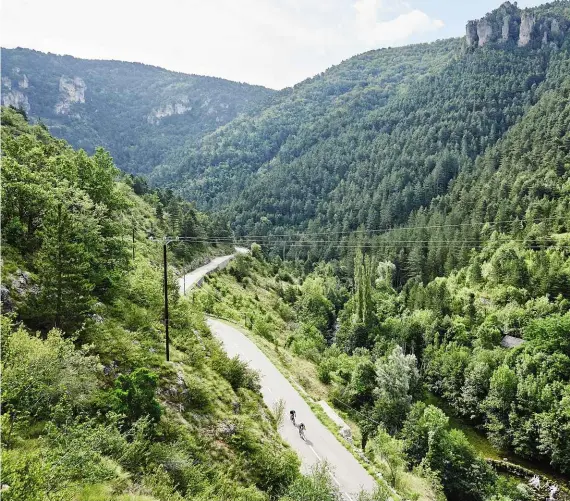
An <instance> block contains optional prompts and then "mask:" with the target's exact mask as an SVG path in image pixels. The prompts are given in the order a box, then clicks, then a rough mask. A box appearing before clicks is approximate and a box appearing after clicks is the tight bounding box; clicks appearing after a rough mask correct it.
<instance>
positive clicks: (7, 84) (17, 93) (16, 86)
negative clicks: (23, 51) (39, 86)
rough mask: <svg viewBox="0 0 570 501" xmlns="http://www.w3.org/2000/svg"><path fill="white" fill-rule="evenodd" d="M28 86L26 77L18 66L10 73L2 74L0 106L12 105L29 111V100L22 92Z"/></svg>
mask: <svg viewBox="0 0 570 501" xmlns="http://www.w3.org/2000/svg"><path fill="white" fill-rule="evenodd" d="M28 86H29V82H28V77H27V76H26V75H25V74H24V73H22V72H21V70H20V68H18V67H15V68H13V69H12V72H11V74H10V75H4V76H2V106H13V107H14V108H18V109H21V110H24V111H25V112H26V113H29V112H30V109H31V108H30V102H29V100H28V96H26V95H25V94H24V92H23V91H24V90H25V89H27V88H28Z"/></svg>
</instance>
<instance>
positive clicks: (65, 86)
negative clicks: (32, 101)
mask: <svg viewBox="0 0 570 501" xmlns="http://www.w3.org/2000/svg"><path fill="white" fill-rule="evenodd" d="M86 89H87V85H86V84H85V82H84V80H83V79H82V78H80V77H74V78H69V77H65V76H62V77H61V78H60V79H59V101H58V103H57V104H56V105H55V112H56V114H58V115H68V114H69V111H70V110H71V105H72V104H73V103H85V90H86Z"/></svg>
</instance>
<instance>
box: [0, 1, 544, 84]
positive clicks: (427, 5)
mask: <svg viewBox="0 0 570 501" xmlns="http://www.w3.org/2000/svg"><path fill="white" fill-rule="evenodd" d="M539 3H542V2H540V1H536V0H521V1H519V2H518V5H519V6H520V7H527V6H533V5H538V4H539ZM499 5H500V1H491V0H478V1H476V2H474V1H469V0H160V1H157V0H153V1H148V0H96V1H95V0H84V1H80V2H78V1H77V0H49V1H47V0H12V1H4V2H2V8H1V9H2V11H1V18H2V25H1V30H0V33H1V36H0V43H1V45H2V46H3V47H17V46H20V47H28V48H32V49H36V50H41V51H44V52H54V53H57V54H71V55H73V56H77V57H84V58H93V59H118V60H123V61H136V62H143V63H147V64H154V65H157V66H162V67H164V68H168V69H171V70H176V71H182V72H185V73H195V74H200V75H212V76H218V77H222V78H228V79H231V80H237V81H242V82H248V83H253V84H260V85H265V86H267V87H272V88H275V89H280V88H283V87H286V86H290V85H294V84H295V83H297V82H299V81H301V80H303V79H305V78H307V77H310V76H313V75H315V74H317V73H319V72H321V71H324V70H325V69H326V68H328V67H330V66H331V65H333V64H337V63H339V62H340V61H342V60H344V59H347V58H349V57H351V56H353V55H355V54H358V53H361V52H364V51H366V50H370V49H376V48H381V47H388V46H398V45H406V44H409V43H416V42H428V41H432V40H436V39H439V38H448V37H455V36H463V34H464V27H465V23H466V21H468V20H470V19H477V18H480V17H482V16H483V15H485V13H487V12H489V11H491V10H493V9H494V8H496V7H498V6H499Z"/></svg>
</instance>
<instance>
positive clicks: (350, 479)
mask: <svg viewBox="0 0 570 501" xmlns="http://www.w3.org/2000/svg"><path fill="white" fill-rule="evenodd" d="M208 325H209V326H210V329H211V330H212V333H213V334H214V335H215V336H216V337H217V338H218V339H220V341H222V343H223V345H224V348H225V350H226V352H227V354H228V355H229V356H230V357H233V356H236V355H239V357H240V358H241V359H242V360H244V361H247V362H249V365H250V367H252V368H253V369H256V370H257V371H259V372H260V374H261V393H262V394H263V399H264V400H265V403H266V404H267V406H268V407H269V408H270V409H271V408H273V405H274V403H275V402H277V401H278V400H279V399H283V400H284V401H285V416H284V420H283V421H284V422H283V426H282V427H281V429H280V430H279V431H280V433H281V436H282V437H283V439H284V440H285V441H286V442H287V443H288V444H289V445H290V446H291V447H292V448H293V449H294V450H295V451H296V452H297V454H298V455H299V457H300V458H301V461H302V465H303V466H302V467H303V471H308V469H309V468H310V466H311V465H313V464H315V463H316V462H318V461H319V460H326V461H327V462H328V463H329V465H330V466H331V467H332V468H333V480H334V481H335V482H336V484H337V485H338V486H339V488H340V490H341V491H342V493H343V494H344V495H345V496H346V498H347V500H348V501H356V498H357V496H358V493H359V492H360V491H361V490H365V491H368V492H372V491H373V490H374V487H375V486H376V482H375V481H374V479H373V478H372V476H370V474H369V473H368V472H367V471H366V470H365V469H364V468H363V467H362V466H361V465H360V463H359V462H358V461H357V460H356V459H355V458H354V456H353V455H352V454H351V453H350V452H348V450H346V448H345V447H344V446H343V445H342V444H341V443H339V441H338V440H337V439H336V437H335V436H334V435H333V434H332V433H331V432H330V431H329V430H328V429H327V428H326V427H325V426H324V425H323V424H322V423H321V422H320V421H319V419H318V418H317V417H316V416H315V415H314V414H313V412H312V410H311V408H310V407H309V405H308V404H307V403H306V402H305V400H303V398H302V397H301V395H300V394H299V392H298V391H297V390H296V389H295V388H294V387H293V386H292V385H291V383H289V381H288V380H287V379H286V378H285V376H283V374H281V372H279V370H278V369H277V368H276V367H275V366H274V365H273V364H272V363H271V361H270V360H269V359H268V358H267V357H266V356H265V355H264V354H263V352H262V351H261V350H260V349H259V348H258V347H257V346H256V345H255V344H254V343H253V342H252V341H250V340H249V339H248V338H247V336H245V335H244V334H242V333H241V332H240V331H239V330H237V329H235V328H234V327H231V326H229V325H228V324H226V323H224V322H221V321H219V320H215V319H212V318H210V319H208ZM291 409H294V410H295V411H297V424H298V423H301V422H302V423H304V424H305V426H306V427H307V429H306V432H305V436H306V440H303V439H302V438H301V437H300V436H299V431H298V429H297V427H296V426H294V425H293V423H292V422H291V421H290V420H289V411H290V410H291Z"/></svg>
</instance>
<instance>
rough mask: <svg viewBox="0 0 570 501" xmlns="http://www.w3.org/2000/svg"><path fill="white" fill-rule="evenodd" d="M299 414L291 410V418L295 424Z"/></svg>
mask: <svg viewBox="0 0 570 501" xmlns="http://www.w3.org/2000/svg"><path fill="white" fill-rule="evenodd" d="M296 416H297V413H296V412H295V411H289V419H290V420H291V422H292V423H293V424H295V417H296Z"/></svg>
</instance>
